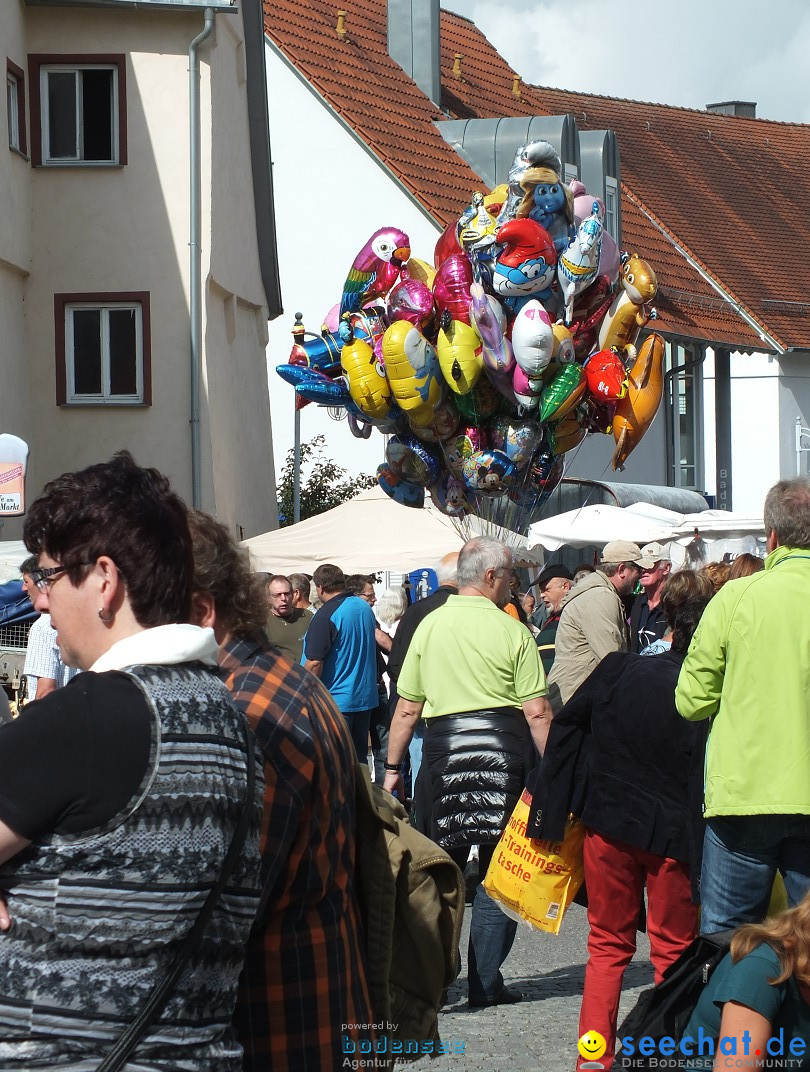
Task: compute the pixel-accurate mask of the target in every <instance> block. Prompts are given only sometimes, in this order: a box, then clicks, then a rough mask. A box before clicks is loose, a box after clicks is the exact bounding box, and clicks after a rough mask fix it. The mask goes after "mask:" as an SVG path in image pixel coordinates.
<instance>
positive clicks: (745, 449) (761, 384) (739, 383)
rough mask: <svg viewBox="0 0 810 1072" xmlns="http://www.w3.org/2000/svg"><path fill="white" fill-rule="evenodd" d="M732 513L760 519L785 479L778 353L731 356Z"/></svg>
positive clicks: (786, 473) (791, 474) (789, 474)
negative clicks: (776, 486)
mask: <svg viewBox="0 0 810 1072" xmlns="http://www.w3.org/2000/svg"><path fill="white" fill-rule="evenodd" d="M730 372H731V414H732V425H731V464H732V479H733V487H732V494H733V508H734V510H735V511H741V512H743V513H748V512H751V513H753V514H759V513H760V512H761V511H762V506H763V503H764V502H765V495H766V493H767V491H768V488H770V487H771V486H772V485H773V484H775V483H776V481H777V480H779V479H780V477H782V476H794V475H795V474H794V472H792V471H788V472H781V471H780V469H781V467H780V461H779V441H780V435H781V431H780V427H779V420H778V417H777V414H778V412H779V374H780V365H779V361H778V359H777V357H776V355H774V354H759V353H754V354H741V353H733V354H732V355H731V365H730Z"/></svg>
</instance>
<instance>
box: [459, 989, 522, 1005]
mask: <svg viewBox="0 0 810 1072" xmlns="http://www.w3.org/2000/svg"><path fill="white" fill-rule="evenodd" d="M519 1001H523V995H522V994H521V992H520V991H519V990H510V989H509V987H507V986H505V987H504V988H503V990H502V991H501V992H500V994H498V996H497V997H496V998H485V999H484V1000H483V1001H473V1000H472V998H470V1000H469V1005H470V1008H472V1009H490V1008H492V1006H493V1005H517V1003H518V1002H519Z"/></svg>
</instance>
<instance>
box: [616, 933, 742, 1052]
mask: <svg viewBox="0 0 810 1072" xmlns="http://www.w3.org/2000/svg"><path fill="white" fill-rule="evenodd" d="M734 933H735V932H734V931H733V930H730V931H718V932H717V933H715V934H700V935H698V937H697V938H695V940H694V941H693V942H692V944H691V945H689V946H688V947H687V948H686V949H685V950H684V951H683V953H681V955H680V956H679V957H678V959H677V960H676V961H675V963H674V964H670V966H669V967H668V968H667V970H666V971H665V972H664V977H663V978H662V980H661V982H660V983H659V984H658V986H654V987H652V988H651V989H650V990H645V991H644V993H643V994H641V995H640V996H639V999H638V1001H637V1002H636V1004H635V1005H634V1006H633V1008H632V1009H631V1010H630V1012H629V1013H628V1014H627V1016H626V1017H625V1018H624V1021H623V1023H622V1025H621V1027H620V1028H619V1030H618V1032H617V1033H616V1037H617V1039H621V1038H626V1037H627V1036H632V1038H633V1039H634V1041H635V1043H636V1050H635V1052H634V1053H633V1055H632V1056H630V1057H623V1056H621V1054H620V1057H621V1067H622V1068H623V1069H632V1070H633V1072H643V1070H644V1069H649V1068H652V1067H657V1066H653V1065H652V1064H651V1062H652V1061H660V1056H661V1054H660V1051H659V1050H658V1048H657V1046H656V1049H655V1053H654V1054H653V1055H651V1056H647V1057H645V1056H644V1055H643V1054H640V1053H639V1052H638V1040H639V1039H640V1038H643V1037H645V1036H648V1037H649V1038H651V1039H653V1041H654V1042H656V1043H657V1042H658V1041H659V1040H660V1039H662V1038H664V1037H665V1036H668V1037H669V1038H672V1039H675V1041H676V1042H679V1041H680V1039H681V1036H682V1035H683V1032H684V1028H685V1027H686V1025H687V1024H688V1023H689V1017H690V1016H691V1015H692V1012H693V1010H694V1008H695V1005H697V1002H698V998H699V997H700V995H701V994H702V992H703V988H704V987H705V986H706V983H708V981H709V979H710V978H711V977H712V974H713V973H714V969H715V968H716V967H717V965H718V964H719V963H720V961H721V960H722V959H723V957H724V956H725V955H726V953H727V952H728V949H729V945H730V944H731V939H732V937H733V936H734Z"/></svg>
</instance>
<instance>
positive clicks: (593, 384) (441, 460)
mask: <svg viewBox="0 0 810 1072" xmlns="http://www.w3.org/2000/svg"><path fill="white" fill-rule="evenodd" d="M561 173H562V168H561V164H560V159H559V157H558V155H557V153H556V151H555V150H554V148H553V147H552V146H551V145H550V144H549V143H548V142H544V141H536V142H532V143H530V144H528V145H525V146H521V148H520V149H518V151H517V154H516V156H515V161H514V164H513V165H512V168H511V169H510V171H509V176H508V182H507V183H505V184H503V185H502V186H499V187H497V188H496V189H495V190H493V191H492V192H491V193H489V194H487V195H484V194H481V193H478V192H477V193H475V194H473V196H472V200H471V203H470V205H469V206H468V207H467V208H466V209H465V211H464V212H463V213H462V214H461V216H460V217H459V219H458V220H456V221H454V222H453V223H452V224H450V225H449V226H448V227H447V228H446V230H445V231H444V233H443V234H442V236H441V237H440V239H439V241H438V243H437V245H436V251H435V257H434V267H431V266H430V265H429V264H427V263H425V262H424V261H421V260H418V259H416V258H414V257H412V256H411V249H410V241H409V239H408V236H407V235H406V234H404V233H403V232H402V231H400V230H398V229H397V228H395V227H384V228H381V229H380V230H379V231H376V232H375V233H374V234H373V235H372V236H371V237H370V238H369V240H368V241H367V242H366V244H365V245H364V246H363V248H362V249H361V250H360V252H359V253H358V255H357V257H355V260H354V263H353V264H352V266H351V268H350V270H349V273H348V276H347V278H346V282H345V283H344V286H343V294H342V296H341V299H340V302H339V304H338V305H337V306H335V308H334V309H333V310H331V311H330V313H329V314H328V316H327V321H326V324H325V325H324V329H323V332H322V334H321V335H320V336H314V337H312V338H305V336H304V331H303V325H299V328H300V330H299V332H298V336H297V339H296V344H295V345H294V347H293V351H292V353H291V355H290V359H289V362H288V363H287V364H284V365H279V366H277V369H276V371H277V372H278V373H279V375H281V376H282V377H283V378H284V379H285V380H286V381H287V382H288V383H291V384H293V386H294V387H295V391H296V394H297V396H298V397H297V400H296V404H298V405H305V404H306V402H315V403H317V404H319V405H323V406H329V407H343V408H345V410H346V412H347V414H348V417H349V422H350V424H351V427H352V431H353V432H354V434H355V435H358V436H361V437H367V436H368V435H370V433H371V430H372V429H373V428H377V429H379V430H380V431H382V432H384V433H385V434H387V435H389V436H390V439H389V441H388V446H387V450H386V461H385V462H384V463H383V464H382V465H381V466H380V467H379V469H378V473H377V476H378V480H379V483H380V485H381V486H382V487H383V488H384V489H385V491H386V492H387V493H388V494H389V495H390V496H391V497H392V498H393V499H395V500H396V501H397V502H400V503H403V504H404V505H407V506H416V507H421V506H422V505H423V503H424V500H425V492H426V490H427V492H428V493H429V494H430V496H431V498H432V500H433V502H434V503H435V505H436V506H437V507H438V509H440V510H441V511H443V512H444V513H446V514H449V515H451V516H454V517H459V518H461V517H464V516H465V515H466V514H467V513H476V514H479V515H481V516H490V517H492V516H494V513H496V512H497V511H494V510H493V507H495V506H496V505H497V504H500V505H501V510H500V518H501V521H502V522H503V523H506V522H507V520H508V522H509V524H510V527H513V528H517V527H519V524H520V521H521V520H523V519H525V518H527V517H530V516H531V514H532V513H534V512H535V511H536V510H537V508H538V507H539V506H540V505H541V504H542V503H543V502H544V501H545V499H546V498H547V497H548V496H549V495H550V494H551V492H552V491H553V489H554V488H555V487H556V485H557V484H558V483H559V481H560V480H561V479H562V475H563V471H564V467H565V459H564V456H565V454H566V453H567V452H568V451H571V450H573V449H574V448H575V447H577V446H578V445H579V443H581V442H582V440H583V439H584V437H585V436H586V435H587V434H588V433H589V432H593V433H596V432H598V433H606V434H611V433H612V434H613V436H614V438H615V442H616V449H615V452H614V455H613V468H614V470H615V469H617V468H620V467H623V465H624V462H625V461H626V459H627V457H628V455H629V454H630V452H631V451H632V450H633V449H634V447H635V446H636V445H637V444H638V442H639V441H640V439H641V438H642V436H643V435H644V433H645V431H646V429H647V428H648V426H649V425H650V423H651V422H652V419H653V417H654V416H655V413H656V411H657V409H658V406H659V403H660V400H661V394H662V390H663V359H664V343H663V339H662V338H661V336H660V335H657V334H650V335H648V336H647V337H646V338H645V340H644V342H643V343H642V344H641V345H640V346H639V347H638V349H637V348H636V342H637V339H638V335H639V332H640V331H641V329H642V328H643V327H644V326H645V325H646V324H647V323H648V321H650V320H651V319H653V318H654V317H655V310H654V308H653V307H652V301H653V299H654V297H655V294H656V290H657V281H656V277H655V272H654V271H653V269H652V268H651V267H650V265H649V264H648V263H647V262H646V261H645V260H643V259H642V258H641V257H640V256H638V255H637V254H632V255H628V254H626V253H620V252H619V250H618V249H617V247H616V243H615V242H614V240H613V238H612V237H611V235H610V234H609V232H608V231H607V230H606V229H605V226H604V206H603V204H602V202H601V201H600V200H599V199H598V198H595V197H592V196H590V195H589V194H588V193H587V192H586V190H585V187H584V186H583V185H582V183H579V182H573V183H571V184H570V185H566V184H564V183H563V182H562V181H561V177H560V176H561Z"/></svg>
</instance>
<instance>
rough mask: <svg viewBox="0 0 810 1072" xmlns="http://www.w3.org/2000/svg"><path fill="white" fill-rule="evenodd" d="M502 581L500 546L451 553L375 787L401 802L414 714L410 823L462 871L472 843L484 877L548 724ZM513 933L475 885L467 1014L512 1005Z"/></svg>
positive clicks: (405, 671)
mask: <svg viewBox="0 0 810 1072" xmlns="http://www.w3.org/2000/svg"><path fill="white" fill-rule="evenodd" d="M511 571H512V552H511V551H510V550H509V548H508V547H507V546H506V545H505V544H503V543H501V542H500V541H499V540H493V539H490V538H489V537H486V536H480V537H477V538H476V539H474V540H469V541H468V542H467V543H466V544H465V545H464V547H463V548H462V549H461V553H460V554H459V558H458V577H457V579H458V595H452V596H450V597H449V598H448V600H447V602H446V603H445V604H444V605H443V606H441V607H439V608H438V609H437V610H435V611H434V612H433V613H432V614H430V615H429V616H428V617H426V618H425V619H424V621H423V622H422V623H421V624H420V625H419V627H418V628H417V630H416V632H415V633H414V636H413V640H412V641H411V643H410V646H409V648H408V654H407V656H406V658H405V662H404V664H403V666H402V670H401V671H400V675H399V680H398V682H397V690H398V692H399V696H400V700H399V702H398V704H397V707H396V710H395V712H394V716H393V719H392V722H391V730H390V735H389V741H388V759H387V762H386V764H385V767H386V776H385V782H384V783H383V787H384V788H385V789H387V790H388V791H389V792H394V791H398V792H399V793H400V794H401V793H402V790H403V787H402V778H401V775H400V768H401V764H402V760H403V758H404V755H405V752H406V750H407V747H408V743H409V741H410V739H411V735H412V733H413V728H414V726H415V725H416V723H417V721H418V719H419V718H420V716H423V717H424V720H425V742H424V751H423V765H422V769H421V771H420V776H419V778H418V779H417V788H416V790H415V794H414V795H415V801H416V808H417V812H418V819H417V822H418V825H419V826H420V827H421V828H422V829H424V830H426V831H427V832H428V833H429V834H430V836H431V837H432V838H433V840H434V841H436V842H437V843H438V844H439V845H441V846H442V848H444V849H446V850H447V851H448V852H449V853H450V855H451V856H452V857H453V859H454V860H455V861H456V863H457V864H458V865H459V867H461V868H462V869H463V868H464V866H465V865H466V862H467V857H468V855H469V851H470V847H471V846H472V845H478V846H479V868H480V874H481V876H482V877H483V876H484V875H485V874H486V870H487V867H488V866H489V862H490V860H491V858H492V854H493V852H494V849H495V846H496V845H497V843H498V840H499V838H500V836H501V834H502V833H503V830H504V828H505V826H506V824H507V822H508V820H509V817H510V815H511V814H512V809H513V808H514V806H515V804H516V803H517V800H518V798H519V796H520V794H521V792H522V790H523V787H524V785H525V782H526V776H527V774H528V772H529V770H530V769H531V767H532V765H533V764H534V762H535V760H536V758H537V756H538V754H539V755H542V753H543V749H544V747H545V742H546V737H547V736H548V730H549V725H550V722H551V707H550V705H549V703H548V700H547V699H546V679H545V674H544V673H543V667H542V664H541V662H540V656H539V654H538V651H537V645H536V643H535V641H534V637H533V636H532V634H531V633H530V632H529V630H528V629H527V628H526V626H525V625H522V624H521V623H520V622H518V621H516V620H515V619H514V618H511V617H510V616H509V615H508V614H505V613H504V612H503V609H502V608H503V606H504V604H505V603H506V601H507V599H508V598H509V581H510V576H511ZM426 812H429V814H426ZM516 929H517V924H516V923H515V922H514V921H513V920H510V919H509V918H508V917H507V916H506V915H504V913H503V912H501V910H500V908H498V906H497V905H496V904H495V902H494V901H492V900H490V898H489V897H488V896H487V895H486V894H485V893H484V891H483V888H482V887H481V886H479V887H478V889H477V891H476V895H475V900H474V902H473V914H472V923H471V926H470V945H469V953H468V962H467V963H468V970H467V977H468V981H469V1002H470V1005H472V1006H479V1007H480V1006H488V1005H501V1004H508V1003H511V1002H515V1001H520V999H521V997H522V995H521V994H520V993H519V992H517V991H514V990H508V989H507V988H506V987H505V986H504V983H503V976H502V974H501V971H500V969H501V965H502V964H503V962H504V961H505V960H506V957H507V955H508V953H509V950H510V949H511V947H512V942H513V941H514V937H515V931H516Z"/></svg>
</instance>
